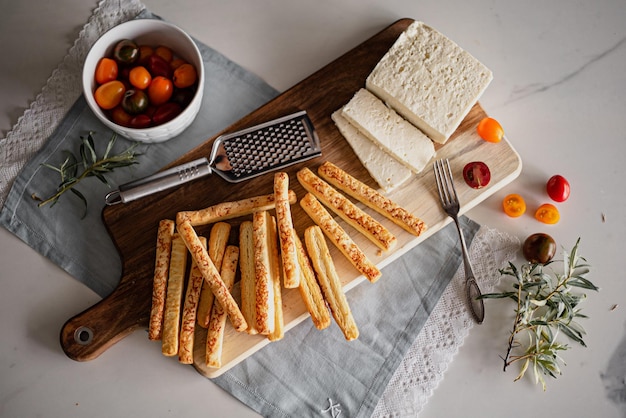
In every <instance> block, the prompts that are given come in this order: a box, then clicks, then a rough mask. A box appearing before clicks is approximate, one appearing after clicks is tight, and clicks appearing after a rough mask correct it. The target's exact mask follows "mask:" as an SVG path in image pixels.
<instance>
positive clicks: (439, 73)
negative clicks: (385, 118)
mask: <svg viewBox="0 0 626 418" xmlns="http://www.w3.org/2000/svg"><path fill="white" fill-rule="evenodd" d="M492 79H493V74H492V72H491V71H490V70H489V69H488V68H487V67H486V66H485V65H483V64H482V63H481V62H480V61H478V60H477V59H476V58H474V57H473V56H472V55H470V54H469V53H468V52H466V51H465V50H463V49H462V48H461V47H460V46H458V45H457V44H456V43H454V42H453V41H451V40H450V39H448V38H447V37H445V36H444V35H442V34H441V33H439V32H438V31H436V30H435V29H433V28H431V27H429V26H427V25H425V24H424V23H422V22H413V23H412V24H411V25H409V27H408V28H407V29H406V30H405V31H404V32H403V33H402V34H401V35H400V36H399V37H398V39H397V40H396V42H395V43H394V44H393V46H392V47H391V48H390V49H389V51H387V53H386V54H385V55H384V56H383V58H382V59H381V60H380V61H379V62H378V64H377V65H376V67H375V68H374V70H372V72H371V73H370V74H369V76H368V77H367V80H366V87H367V89H368V90H370V91H371V92H372V93H374V94H375V95H376V96H378V97H380V98H381V99H382V100H383V101H385V102H387V104H388V105H389V106H391V107H392V108H393V109H395V110H396V111H397V112H398V113H399V114H401V115H402V116H403V117H404V118H405V119H407V120H408V121H410V122H411V123H412V124H413V125H415V126H417V127H418V128H420V129H421V130H422V131H423V132H424V133H425V134H426V135H428V136H429V137H430V138H431V139H432V140H433V141H435V142H438V143H442V144H443V143H445V142H446V141H447V140H448V138H450V135H452V134H453V133H454V131H455V130H456V129H457V128H458V126H459V125H460V123H461V122H462V121H463V119H464V118H465V116H466V115H467V114H468V113H469V111H470V110H471V108H472V106H473V105H474V104H475V103H476V102H477V101H478V99H479V98H480V96H481V95H482V93H483V92H484V91H485V89H486V88H487V86H488V85H489V83H490V82H491V80H492Z"/></svg>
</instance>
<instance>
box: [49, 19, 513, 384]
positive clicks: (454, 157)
mask: <svg viewBox="0 0 626 418" xmlns="http://www.w3.org/2000/svg"><path fill="white" fill-rule="evenodd" d="M412 22H413V21H412V20H411V19H402V20H399V21H397V22H395V23H393V24H392V25H391V26H389V27H387V28H386V29H384V30H383V31H381V32H380V33H378V34H377V35H375V36H373V37H372V38H370V39H369V40H367V41H365V42H364V43H362V44H361V45H359V46H357V47H356V48H354V49H353V50H351V51H349V52H348V53H346V54H345V55H343V56H341V57H339V58H338V59H337V60H335V61H334V62H332V63H330V64H328V65H327V66H325V67H324V68H322V69H320V70H319V71H317V72H315V73H314V74H312V75H311V76H309V77H308V78H306V79H305V80H303V81H302V82H300V83H299V84H297V85H296V86H294V87H292V88H291V89H289V90H287V91H286V92H285V93H283V94H281V95H280V96H278V97H277V98H276V99H274V100H272V101H271V102H269V103H267V104H266V105H264V106H262V107H261V108H259V109H257V110H256V111H254V112H252V113H251V114H249V115H248V116H246V117H245V118H243V119H241V120H240V121H238V122H237V123H235V124H234V125H232V126H231V127H229V128H227V129H226V130H224V132H223V133H226V132H232V131H235V130H240V129H243V128H247V127H249V126H253V125H256V124H258V123H262V122H266V121H268V120H272V119H275V118H278V117H281V116H284V115H287V114H290V113H293V112H295V111H297V110H306V111H307V112H308V114H309V116H310V118H311V120H312V121H313V124H314V126H315V128H316V130H317V132H318V134H319V137H320V139H321V142H322V156H321V157H319V158H317V159H315V160H311V161H308V162H305V163H301V164H299V165H296V166H293V167H291V168H289V169H287V170H286V171H287V172H288V173H289V175H290V178H291V184H290V186H291V187H290V188H292V189H293V190H294V191H295V192H296V194H297V196H298V197H299V198H300V197H302V196H304V194H305V192H304V189H303V188H302V187H301V186H300V185H299V184H298V182H297V180H296V177H295V173H296V172H297V170H299V169H301V168H302V167H305V166H306V167H309V168H311V169H312V170H314V171H316V169H317V167H318V166H319V165H320V164H321V163H322V162H323V161H331V162H333V163H335V164H336V165H338V166H340V167H342V168H343V169H345V170H346V171H348V172H349V173H351V174H352V175H353V176H355V177H356V178H358V179H361V180H362V181H364V182H365V183H367V184H369V185H370V186H372V187H377V185H376V183H375V182H374V180H373V179H372V178H371V177H370V176H369V174H368V172H367V171H366V170H365V168H364V167H363V166H362V165H361V164H360V162H359V160H358V158H357V157H356V156H355V154H354V152H353V151H352V149H351V148H350V146H349V145H348V143H347V142H346V141H345V139H344V138H343V136H342V135H341V134H340V133H339V131H338V130H337V128H336V127H335V125H334V123H333V121H332V120H331V114H332V113H333V112H334V111H336V110H337V109H339V108H341V107H342V106H343V105H344V104H345V103H347V102H348V101H349V100H350V98H351V97H352V95H353V94H354V93H355V92H356V91H357V90H358V89H359V88H361V87H364V86H365V79H366V77H367V76H368V74H369V73H370V72H371V71H372V69H373V68H374V66H375V65H376V63H377V62H378V61H379V60H380V59H381V58H382V56H383V55H384V54H385V53H386V52H387V50H388V49H389V48H390V47H391V45H392V44H393V42H394V41H395V40H396V39H397V37H398V36H399V35H400V34H401V33H402V32H403V31H404V30H405V29H406V28H407V26H408V25H410V24H411V23H412ZM485 116H486V113H485V111H484V110H483V109H482V107H481V106H480V104H478V103H477V104H476V105H475V106H474V107H473V108H472V110H471V111H470V113H469V114H468V115H467V117H466V118H465V120H464V121H463V123H462V124H461V126H460V127H459V128H458V130H457V131H456V132H455V134H454V135H453V136H452V138H451V139H450V140H448V142H447V143H446V144H445V145H443V146H441V145H438V146H437V156H436V157H437V158H449V159H450V162H451V165H452V170H453V174H454V177H455V178H456V179H457V181H456V184H457V192H458V194H459V199H460V201H461V205H462V209H461V210H462V212H465V211H467V210H469V209H470V208H471V207H473V206H475V205H477V204H478V203H480V202H481V201H483V200H484V199H486V198H487V197H488V196H490V195H491V194H493V193H494V192H496V191H497V190H499V189H500V188H502V187H503V186H504V185H506V184H508V183H509V182H511V181H512V180H513V179H515V178H516V177H517V176H518V175H519V173H520V171H521V160H520V158H519V156H518V154H517V153H516V151H515V150H514V149H513V148H512V146H511V144H510V143H509V142H508V140H506V139H505V140H503V141H501V142H500V143H497V144H492V143H487V142H485V141H483V140H482V139H480V138H479V137H478V136H477V134H476V125H477V123H478V121H480V119H482V118H483V117H485ZM205 117H210V115H205ZM216 137H217V136H216ZM214 139H215V137H214V138H210V139H208V140H207V141H206V142H205V143H204V144H202V145H200V146H199V147H197V148H196V149H194V150H192V151H190V152H189V153H187V154H185V155H184V156H182V157H181V158H179V159H178V160H177V161H174V162H172V164H171V165H170V167H171V166H174V165H178V164H181V163H183V162H187V161H191V160H193V159H196V158H199V157H203V156H208V155H209V153H210V150H211V145H212V143H213V140H214ZM470 161H483V162H485V163H487V165H488V166H489V167H490V169H491V172H492V180H491V183H490V185H489V186H488V187H486V188H483V189H479V190H475V189H471V188H469V187H468V186H466V185H465V183H464V182H463V180H462V174H461V170H462V168H463V166H464V165H465V164H466V163H468V162H470ZM165 168H167V167H165ZM272 182H273V175H272V174H268V175H265V176H262V177H258V178H255V179H252V180H249V181H247V182H244V183H239V184H230V183H227V182H225V181H224V180H222V179H221V178H219V177H218V176H209V177H207V178H204V179H199V180H195V181H194V182H192V183H189V184H186V185H184V186H181V187H179V188H177V189H175V190H173V191H166V192H161V193H159V194H155V195H153V196H149V197H146V198H143V199H141V200H138V201H134V202H131V203H128V204H123V205H117V206H110V207H106V208H105V209H104V210H103V212H102V219H103V222H104V223H105V225H106V227H107V229H108V231H109V233H110V235H111V238H112V240H113V242H114V243H115V245H116V247H117V248H118V250H119V253H120V256H121V258H122V277H121V280H120V283H119V285H118V287H117V288H116V289H115V290H114V291H113V293H112V294H111V295H109V296H108V297H106V298H105V299H103V300H102V301H100V302H99V303H97V304H96V305H94V306H92V307H91V308H89V309H87V310H85V311H84V312H82V313H80V314H78V315H76V316H75V317H73V318H71V319H69V320H68V321H67V322H66V324H65V325H64V326H63V329H62V330H61V345H62V347H63V350H64V351H65V353H66V354H67V355H68V356H69V357H70V358H72V359H74V360H78V361H87V360H91V359H94V358H96V357H98V356H99V355H100V354H102V353H103V352H104V351H105V350H107V349H108V348H109V347H110V346H112V345H113V344H115V343H116V342H118V341H119V340H121V339H122V338H124V337H125V336H126V335H128V334H130V333H131V332H133V331H135V330H137V329H142V328H147V325H148V318H149V314H150V306H151V295H152V275H153V269H154V259H155V241H156V233H157V226H158V222H159V220H161V219H175V216H176V213H177V212H179V211H182V210H197V209H202V208H205V207H207V206H211V205H213V204H216V203H220V202H224V201H232V200H237V199H242V198H247V197H251V196H256V195H261V194H269V193H272V190H273V189H272ZM389 197H391V198H392V199H393V200H395V201H396V202H398V203H400V204H401V205H403V206H405V207H406V208H407V209H409V210H410V211H411V212H413V213H414V214H416V215H417V216H419V217H420V218H422V219H423V220H424V221H425V222H426V223H427V225H428V228H429V229H428V230H427V232H426V233H425V234H423V235H422V236H420V237H415V236H413V235H411V234H409V233H407V232H405V231H404V230H402V229H401V228H399V227H397V226H395V225H394V224H393V223H391V222H389V221H386V220H383V219H381V217H380V215H374V217H376V218H377V219H379V220H381V222H382V223H383V224H384V225H385V226H387V227H388V228H389V229H390V230H391V231H392V232H393V233H394V234H395V235H396V236H397V238H398V245H397V248H396V249H395V250H394V251H393V252H390V253H388V254H380V252H379V250H378V248H377V247H376V246H375V245H374V244H371V243H370V242H369V241H367V240H366V239H365V238H364V237H363V236H360V235H359V234H358V233H356V232H355V231H354V230H351V229H350V227H349V226H347V225H346V224H345V223H344V222H343V221H341V220H340V221H339V222H340V224H341V225H342V226H344V227H345V229H346V230H347V231H348V232H349V233H350V235H351V236H352V237H353V239H354V240H355V241H356V242H357V244H359V245H360V246H361V248H362V249H363V250H364V251H365V253H366V255H367V256H368V257H369V258H370V259H371V260H373V261H375V262H376V264H377V265H378V266H379V267H380V268H382V267H384V266H385V265H387V264H389V263H390V262H392V261H393V260H395V259H396V258H398V257H399V256H400V255H402V254H403V253H405V252H406V251H408V250H409V249H411V248H413V247H414V246H415V245H417V244H419V243H420V242H422V241H423V240H425V239H427V238H428V237H429V236H431V235H433V234H434V233H435V232H437V231H438V230H439V229H441V228H442V227H443V226H444V225H446V224H447V223H448V222H450V219H449V218H448V217H447V216H446V215H445V213H444V212H443V211H442V209H441V207H440V205H439V201H438V197H437V192H436V188H435V180H434V176H433V174H432V166H431V165H429V166H428V167H426V169H425V170H424V171H423V172H422V173H421V174H420V175H416V176H414V178H413V179H411V180H410V181H408V182H407V183H406V184H404V185H402V186H401V187H400V188H399V189H397V190H395V191H394V192H393V193H392V194H390V195H389ZM366 211H368V212H369V213H370V214H373V212H372V211H369V210H366ZM292 213H293V217H294V223H295V227H296V230H297V231H298V234H299V235H300V236H301V237H302V234H303V232H304V229H305V228H306V227H308V226H310V225H312V224H313V223H312V221H311V220H310V218H309V217H308V215H306V213H305V212H304V211H303V210H302V208H301V207H300V206H299V205H298V204H296V205H293V206H292ZM245 219H251V218H245ZM241 220H242V219H235V220H233V221H231V224H232V225H233V228H232V235H231V241H232V243H233V244H236V243H237V232H238V225H239V223H240V222H241ZM209 230H210V225H208V226H205V227H198V228H197V232H198V233H199V234H204V235H205V236H207V237H208V234H209ZM330 247H332V245H330ZM331 251H332V255H333V259H334V261H335V264H336V267H337V271H338V272H339V275H340V277H341V279H342V282H343V284H344V288H345V289H346V291H347V290H349V289H351V288H353V287H354V286H356V285H357V284H360V283H362V282H364V281H365V283H363V284H362V286H367V285H369V282H367V280H366V279H364V278H363V276H361V275H360V274H359V273H358V272H357V271H356V270H355V269H354V268H353V267H352V265H351V264H350V263H348V262H347V260H346V259H345V258H343V256H342V255H341V253H339V251H338V250H336V249H335V248H331ZM380 280H385V277H384V276H383V277H382V278H381V279H380ZM233 293H234V295H235V298H238V297H239V294H238V293H239V291H238V286H237V285H236V286H235V290H234V292H233ZM283 303H284V318H285V323H286V328H287V329H289V328H292V327H293V326H295V325H297V324H298V323H300V322H301V321H304V320H310V319H308V314H307V313H306V309H305V307H304V304H303V303H302V301H301V299H300V295H299V292H298V290H297V289H289V290H284V293H283ZM355 319H356V322H357V324H358V323H359V318H355ZM320 332H339V330H338V329H337V328H336V327H335V328H334V329H331V328H329V329H326V330H324V331H320ZM205 334H206V331H205V330H202V329H200V330H197V332H196V348H195V359H196V360H195V364H194V366H195V367H196V369H197V370H198V371H199V372H200V373H202V374H203V375H205V376H207V377H216V376H218V375H220V374H221V373H223V372H224V371H226V370H228V369H229V368H230V367H232V366H234V365H236V364H237V363H238V362H240V361H241V360H243V359H245V358H246V357H248V356H249V355H251V354H252V353H254V352H255V351H257V350H259V349H260V348H262V347H263V346H265V345H266V344H268V343H269V341H268V340H267V339H266V338H264V337H262V336H250V335H248V334H245V333H237V332H235V331H234V329H233V328H232V327H230V324H228V327H227V330H226V334H225V338H224V349H223V355H222V363H223V366H222V367H221V368H220V369H210V368H207V367H206V365H205V364H204V346H205V341H206V338H205V337H206V335H205ZM273 344H280V342H276V343H273ZM155 350H160V343H157V342H155ZM164 361H166V360H165V358H164Z"/></svg>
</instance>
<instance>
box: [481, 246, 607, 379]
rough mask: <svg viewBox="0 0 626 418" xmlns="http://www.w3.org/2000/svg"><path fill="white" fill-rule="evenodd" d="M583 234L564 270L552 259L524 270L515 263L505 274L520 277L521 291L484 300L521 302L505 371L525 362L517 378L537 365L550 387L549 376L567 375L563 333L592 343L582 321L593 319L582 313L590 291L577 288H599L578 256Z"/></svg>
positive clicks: (536, 373)
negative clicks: (563, 368)
mask: <svg viewBox="0 0 626 418" xmlns="http://www.w3.org/2000/svg"><path fill="white" fill-rule="evenodd" d="M579 243H580V238H579V239H578V240H577V241H576V245H575V246H574V247H573V249H572V250H571V252H569V253H567V252H564V259H563V272H562V273H557V272H555V271H554V270H552V269H551V268H547V266H548V265H552V264H553V263H554V261H552V262H549V263H546V264H525V265H522V266H521V267H520V268H519V269H518V268H517V267H515V265H513V263H509V266H508V267H507V268H505V269H501V270H500V274H502V275H504V276H511V277H513V278H514V279H515V282H514V283H513V288H514V289H515V290H513V291H510V292H502V293H488V294H485V295H483V296H482V298H484V299H502V298H510V299H512V300H513V301H515V303H516V304H517V306H516V309H515V321H514V323H513V330H512V332H511V335H510V337H509V340H508V348H507V351H506V355H505V356H504V357H502V360H503V361H504V371H506V369H507V367H508V366H510V365H511V364H513V363H515V362H521V370H520V373H519V375H518V376H517V377H516V378H515V381H517V380H519V379H521V378H522V377H524V374H525V373H526V371H527V370H528V368H529V367H532V370H533V373H534V377H535V383H539V382H541V385H542V387H543V390H544V391H545V390H546V382H545V379H544V377H543V376H551V377H553V378H556V377H557V376H558V375H560V374H561V369H560V366H559V364H562V365H565V362H564V361H563V359H562V358H561V357H560V355H559V354H560V352H562V351H565V350H567V349H568V348H570V347H569V346H568V345H567V344H563V343H561V342H559V341H558V337H559V336H560V334H564V335H566V336H567V337H568V338H569V339H571V340H572V341H575V342H577V343H579V344H580V345H582V346H584V347H586V345H585V342H584V340H583V336H584V335H585V330H584V328H583V327H582V326H581V325H580V324H579V323H578V322H577V320H578V319H579V318H587V316H585V315H584V314H582V313H581V309H580V307H579V303H580V302H581V301H582V300H583V299H585V297H586V295H585V294H584V293H575V289H587V290H594V291H597V290H599V288H598V287H596V286H595V285H594V284H593V283H592V282H591V281H590V280H588V279H587V278H586V277H585V275H586V274H587V273H588V272H589V267H590V266H589V265H588V264H587V263H586V260H585V259H584V258H582V257H580V256H579V255H578V245H579Z"/></svg>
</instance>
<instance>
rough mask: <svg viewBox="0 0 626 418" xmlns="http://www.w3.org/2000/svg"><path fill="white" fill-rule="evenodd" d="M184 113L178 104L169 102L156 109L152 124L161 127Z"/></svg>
mask: <svg viewBox="0 0 626 418" xmlns="http://www.w3.org/2000/svg"><path fill="white" fill-rule="evenodd" d="M182 111H183V108H182V107H181V106H180V105H179V104H178V103H174V102H167V103H165V104H162V105H161V106H159V107H157V108H156V110H155V111H154V115H152V122H153V123H154V124H155V125H161V124H163V123H165V122H169V121H171V120H172V119H174V118H175V117H176V116H178V115H180V112H182Z"/></svg>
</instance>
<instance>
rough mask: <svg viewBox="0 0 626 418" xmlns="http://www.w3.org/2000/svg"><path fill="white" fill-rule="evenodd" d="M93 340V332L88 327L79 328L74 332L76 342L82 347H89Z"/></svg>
mask: <svg viewBox="0 0 626 418" xmlns="http://www.w3.org/2000/svg"><path fill="white" fill-rule="evenodd" d="M92 340H93V330H92V329H91V328H87V327H78V328H76V331H74V341H76V343H78V344H80V345H89V344H90V343H91V341H92Z"/></svg>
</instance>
